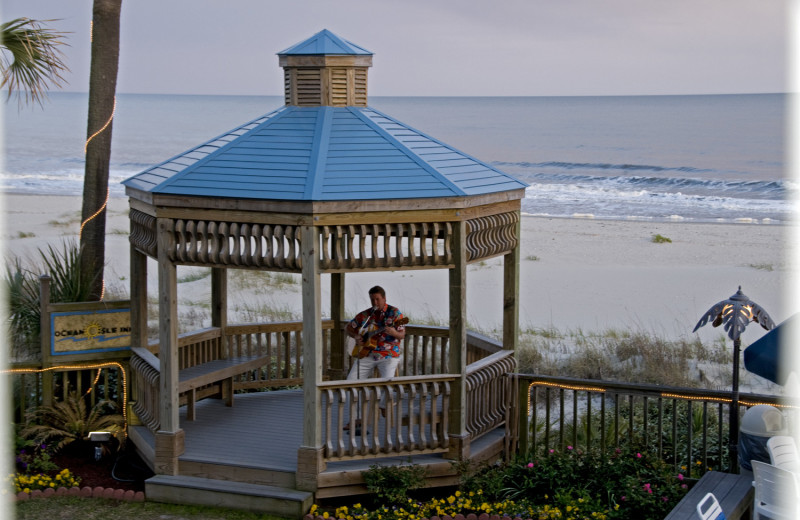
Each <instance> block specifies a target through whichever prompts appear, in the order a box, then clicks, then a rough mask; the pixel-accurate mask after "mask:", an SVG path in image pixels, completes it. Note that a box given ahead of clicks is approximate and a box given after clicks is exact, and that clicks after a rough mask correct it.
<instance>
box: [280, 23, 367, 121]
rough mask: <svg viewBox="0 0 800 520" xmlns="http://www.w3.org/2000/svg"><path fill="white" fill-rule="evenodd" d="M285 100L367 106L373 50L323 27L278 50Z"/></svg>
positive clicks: (298, 103) (308, 104)
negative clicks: (369, 70)
mask: <svg viewBox="0 0 800 520" xmlns="http://www.w3.org/2000/svg"><path fill="white" fill-rule="evenodd" d="M278 58H279V62H278V63H279V64H280V66H281V67H283V70H284V72H283V77H284V85H285V95H286V104H287V105H293V106H298V107H316V106H330V107H344V106H357V107H365V106H367V69H368V68H369V67H371V66H372V53H371V52H369V51H368V50H366V49H364V48H363V47H359V46H358V45H355V44H354V43H351V42H349V41H347V40H344V39H342V38H339V37H338V36H336V35H335V34H333V33H332V32H330V31H329V30H327V29H324V30H322V31H320V32H318V33H317V34H315V35H314V36H312V37H311V38H309V39H308V40H305V41H303V42H301V43H298V44H297V45H293V46H292V47H289V48H288V49H286V50H284V51H282V52H279V53H278Z"/></svg>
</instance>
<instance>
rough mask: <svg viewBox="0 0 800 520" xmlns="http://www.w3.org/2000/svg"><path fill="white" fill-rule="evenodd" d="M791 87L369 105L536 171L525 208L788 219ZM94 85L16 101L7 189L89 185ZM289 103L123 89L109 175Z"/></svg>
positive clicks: (7, 120) (652, 216)
mask: <svg viewBox="0 0 800 520" xmlns="http://www.w3.org/2000/svg"><path fill="white" fill-rule="evenodd" d="M786 101H787V100H786V97H785V96H784V95H782V94H763V95H714V96H705V95H704V96H619V97H511V98H504V97H468V98H464V97H372V98H370V105H371V106H372V107H374V108H376V109H378V110H380V111H382V112H384V113H386V114H388V115H389V116H392V117H394V118H396V119H399V120H400V121H403V122H404V123H406V124H408V125H410V126H412V127H414V128H416V129H417V130H420V131H422V132H424V133H426V134H428V135H429V136H432V137H434V138H436V139H438V140H440V141H442V142H444V143H446V144H449V145H451V146H454V147H455V148H457V149H459V150H461V151H463V152H466V153H468V154H470V155H472V156H473V157H476V158H478V159H480V160H482V161H485V162H488V163H490V164H492V165H494V166H495V167H497V168H499V169H501V170H503V171H506V172H507V173H510V174H512V175H515V176H517V177H518V178H520V179H521V180H523V181H525V182H527V183H529V184H530V188H528V189H527V190H526V195H525V199H524V200H523V205H522V206H523V211H524V212H526V213H529V214H533V215H545V216H554V217H581V218H604V219H640V220H657V221H662V220H680V221H689V222H694V221H697V222H708V221H720V222H731V223H781V222H785V221H786V220H787V219H788V218H789V212H790V201H791V199H792V198H793V197H794V196H795V195H796V192H797V186H796V185H795V184H794V183H793V182H792V181H790V180H788V179H787V178H786V176H785V171H784V132H785V125H786V121H785V115H784V114H785V104H786ZM87 102H88V101H87V95H86V94H79V93H53V94H51V96H50V101H49V102H47V103H46V104H45V106H44V108H43V109H41V108H39V107H33V108H25V109H22V110H17V109H16V106H15V105H13V104H9V105H6V107H5V112H4V115H3V119H4V127H3V129H4V146H5V150H4V157H3V158H4V161H3V164H2V168H0V189H2V190H3V191H4V192H7V193H47V194H69V195H80V194H81V193H82V179H83V145H84V141H85V137H86V117H87ZM282 104H283V98H282V97H279V96H181V95H140V94H119V95H118V96H117V107H116V113H115V118H114V124H113V143H112V159H111V179H110V186H111V192H112V196H124V189H123V186H122V185H121V184H120V181H122V180H123V179H126V178H127V177H129V176H131V175H134V174H136V173H138V172H140V171H142V170H144V169H146V168H148V167H150V166H152V165H153V164H157V163H159V162H162V161H164V160H166V159H169V158H170V157H172V156H174V155H177V154H179V153H181V152H183V151H185V150H187V149H188V148H190V147H193V146H195V145H197V144H200V143H202V142H205V141H208V140H210V139H212V138H213V137H216V136H218V135H220V134H222V133H225V132H226V131H228V130H230V129H232V128H234V127H236V126H238V125H240V124H241V123H244V122H246V121H250V120H252V119H255V118H256V117H258V116H260V115H262V114H265V113H267V112H270V111H272V110H274V109H275V108H278V107H279V106H281V105H282Z"/></svg>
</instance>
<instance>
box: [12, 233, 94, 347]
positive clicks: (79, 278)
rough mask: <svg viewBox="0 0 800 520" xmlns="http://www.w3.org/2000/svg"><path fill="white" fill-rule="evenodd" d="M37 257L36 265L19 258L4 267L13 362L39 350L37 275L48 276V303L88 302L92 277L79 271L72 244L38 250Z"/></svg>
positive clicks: (77, 257) (71, 242)
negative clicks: (37, 262)
mask: <svg viewBox="0 0 800 520" xmlns="http://www.w3.org/2000/svg"><path fill="white" fill-rule="evenodd" d="M39 256H40V257H41V264H40V265H38V266H32V267H29V268H26V267H24V266H23V265H22V262H21V261H20V259H19V258H16V259H14V260H13V262H11V263H9V264H7V265H6V279H5V285H6V294H7V298H8V309H9V326H10V329H11V331H10V332H11V334H12V337H13V345H14V350H13V352H12V354H13V357H14V359H24V358H31V357H34V358H35V357H36V355H35V352H37V351H38V349H37V348H36V345H37V344H38V341H39V328H40V317H41V306H40V301H39V273H48V274H49V275H50V301H51V302H57V303H61V302H83V301H89V299H90V294H91V284H92V281H93V279H91V276H92V275H87V274H84V273H83V271H82V270H81V263H80V250H79V248H78V246H77V244H76V243H75V242H74V241H65V242H64V243H63V244H62V247H61V249H57V248H55V247H53V246H52V245H48V246H47V249H44V250H43V249H39ZM95 276H96V275H95Z"/></svg>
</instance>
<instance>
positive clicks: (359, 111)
mask: <svg viewBox="0 0 800 520" xmlns="http://www.w3.org/2000/svg"><path fill="white" fill-rule="evenodd" d="M346 108H347V109H348V110H349V111H350V112H351V113H353V115H355V116H356V117H358V118H359V119H360V120H361V121H363V122H364V123H366V124H367V125H368V126H369V127H370V128H372V129H373V130H375V131H376V132H378V134H379V135H381V136H384V137H385V138H386V139H387V140H389V141H391V142H392V144H393V145H394V146H395V147H397V148H398V149H399V150H402V151H403V153H404V154H406V155H407V156H408V157H409V158H410V159H411V160H412V161H414V163H416V164H417V165H418V166H419V167H421V168H422V169H424V170H425V171H426V172H428V173H430V174H431V175H433V176H434V177H435V178H436V179H438V180H439V181H440V182H441V183H442V184H444V185H445V186H447V187H448V188H450V189H451V190H452V191H453V194H454V195H456V196H464V195H467V193H466V192H465V191H464V190H462V189H461V188H459V187H458V185H457V184H455V183H454V182H453V181H451V180H450V179H448V178H447V177H445V176H444V175H442V174H441V173H440V172H439V171H437V170H436V168H434V167H433V166H431V165H430V164H428V162H427V161H425V160H423V159H422V157H420V156H419V155H418V154H417V153H416V152H414V151H413V150H411V149H410V148H409V147H408V146H406V145H405V144H403V143H402V142H400V141H399V140H398V139H397V138H396V137H395V136H393V135H392V134H390V133H389V132H387V131H386V130H385V129H384V128H381V126H380V125H379V124H378V123H376V122H375V121H373V120H372V119H370V118H369V117H367V115H366V114H364V111H365V110H372V111H373V112H375V113H377V114H380V115H382V116H383V115H384V114H382V113H381V112H378V111H377V110H374V109H372V108H369V107H346ZM388 119H390V120H392V121H394V122H395V123H398V121H397V120H395V119H392V118H388ZM403 126H406V125H403ZM409 128H410V127H409ZM412 130H413V129H412ZM437 142H438V141H437Z"/></svg>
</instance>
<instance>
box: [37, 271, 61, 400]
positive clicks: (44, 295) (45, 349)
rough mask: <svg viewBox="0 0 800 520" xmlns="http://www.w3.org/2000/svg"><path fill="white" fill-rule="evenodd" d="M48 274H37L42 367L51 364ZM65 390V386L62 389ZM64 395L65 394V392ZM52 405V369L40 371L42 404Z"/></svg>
mask: <svg viewBox="0 0 800 520" xmlns="http://www.w3.org/2000/svg"><path fill="white" fill-rule="evenodd" d="M50 335H51V330H50V275H48V274H43V275H40V276H39V341H40V345H41V349H42V368H49V367H50V366H51V364H52V360H51V356H50ZM64 391H65V392H66V388H65V389H64ZM65 395H66V394H65ZM52 405H53V371H52V370H47V371H45V372H42V406H52Z"/></svg>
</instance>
